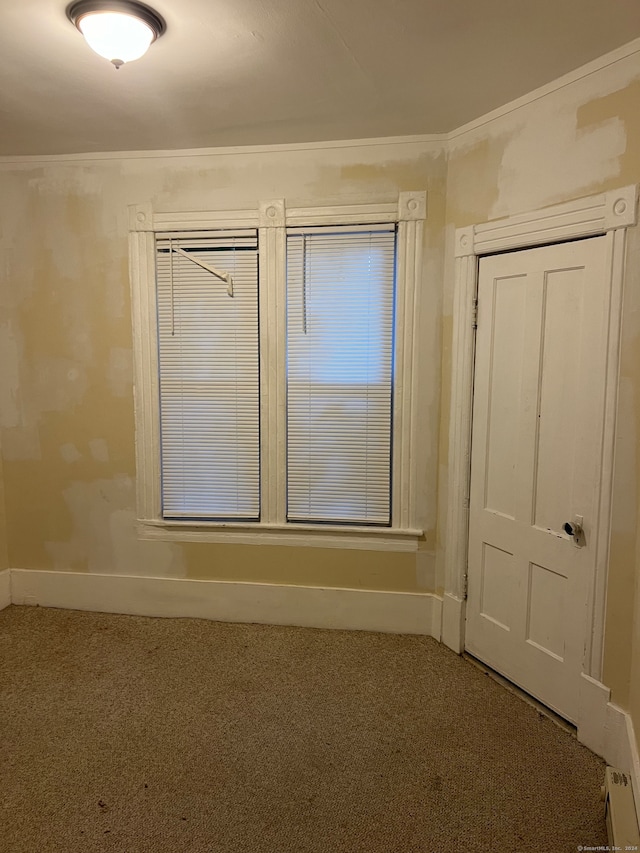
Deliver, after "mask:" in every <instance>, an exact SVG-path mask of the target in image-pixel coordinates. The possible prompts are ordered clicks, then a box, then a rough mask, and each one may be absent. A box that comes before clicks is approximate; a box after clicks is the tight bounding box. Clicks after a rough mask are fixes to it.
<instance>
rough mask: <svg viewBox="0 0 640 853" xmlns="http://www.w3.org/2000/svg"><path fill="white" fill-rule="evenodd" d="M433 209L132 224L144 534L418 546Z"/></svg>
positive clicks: (142, 213) (146, 213)
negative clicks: (422, 361)
mask: <svg viewBox="0 0 640 853" xmlns="http://www.w3.org/2000/svg"><path fill="white" fill-rule="evenodd" d="M424 209H425V194H424V193H402V194H401V196H400V199H399V203H398V204H393V205H392V204H375V205H353V206H348V207H334V208H312V209H293V210H285V205H284V202H283V201H274V202H264V203H262V204H261V205H260V209H259V210H258V211H233V212H227V213H225V212H212V213H204V214H191V213H185V214H160V213H154V212H153V211H151V210H150V209H149V208H145V207H134V208H132V210H131V213H132V217H131V222H132V228H131V275H132V297H133V314H134V334H135V343H136V347H135V356H136V359H135V366H136V453H137V476H138V515H139V531H140V533H141V535H143V536H155V537H159V538H181V539H205V540H209V541H220V540H222V541H249V542H252V541H261V542H262V541H266V542H276V543H279V542H287V543H289V542H291V541H294V542H295V541H304V542H311V543H314V544H319V545H341V546H345V547H374V548H375V547H383V548H396V549H401V550H408V549H413V547H415V541H416V537H417V536H418V535H419V534H420V532H421V531H420V530H418V529H417V527H416V523H415V515H416V507H415V492H416V487H415V472H414V470H413V467H414V466H413V464H412V460H413V454H414V450H415V433H416V424H415V411H414V405H413V398H414V394H415V393H416V388H417V382H416V374H415V363H416V356H415V351H416V343H417V342H416V340H415V333H414V326H415V322H416V314H417V297H418V287H417V283H418V279H419V273H420V262H421V244H422V230H423V221H424ZM256 537H258V538H256Z"/></svg>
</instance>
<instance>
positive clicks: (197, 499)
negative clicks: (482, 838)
mask: <svg viewBox="0 0 640 853" xmlns="http://www.w3.org/2000/svg"><path fill="white" fill-rule="evenodd" d="M156 247H157V251H156V282H157V296H156V298H157V303H158V378H159V383H160V470H161V484H162V516H163V518H165V519H172V518H174V519H175V518H187V519H188V518H191V519H209V520H210V519H232V520H236V521H239V520H247V521H257V520H258V519H259V518H260V378H259V357H258V235H257V233H256V232H255V231H254V232H248V233H243V232H239V233H238V234H236V235H234V234H229V235H227V234H212V235H210V236H207V237H198V238H194V237H192V236H191V235H188V236H185V237H180V236H176V237H173V235H171V234H160V235H158V238H157V242H156ZM212 270H217V271H222V270H224V271H225V274H226V275H228V276H231V279H230V283H229V282H226V281H224V280H222V279H220V278H219V277H218V276H217V275H216V273H215V272H212Z"/></svg>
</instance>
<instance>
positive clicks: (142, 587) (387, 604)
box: [11, 569, 442, 638]
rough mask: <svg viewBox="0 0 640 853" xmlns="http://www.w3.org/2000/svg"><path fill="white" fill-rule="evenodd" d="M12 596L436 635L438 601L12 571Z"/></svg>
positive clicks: (22, 600) (44, 602)
mask: <svg viewBox="0 0 640 853" xmlns="http://www.w3.org/2000/svg"><path fill="white" fill-rule="evenodd" d="M11 601H12V602H13V604H27V605H29V604H32V605H36V604H37V605H40V606H41V607H62V608H67V609H72V610H93V611H98V612H103V613H128V614H132V615H136V616H189V617H193V618H200V619H213V620H216V621H220V622H257V623H262V624H268V625H298V626H301V627H307V628H340V629H344V630H351V631H383V632H385V633H393V634H425V635H428V636H435V637H436V638H438V637H439V634H440V608H441V604H442V600H441V599H440V598H439V597H438V596H436V595H432V594H428V593H412V592H384V591H378V590H358V589H336V588H325V587H311V586H284V585H276V584H262V583H243V582H233V581H213V580H212V581H208V580H187V579H184V580H183V579H177V578H147V577H130V576H124V575H98V574H85V573H76V572H45V571H38V570H31V569H12V570H11Z"/></svg>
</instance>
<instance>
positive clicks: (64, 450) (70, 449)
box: [60, 442, 82, 463]
mask: <svg viewBox="0 0 640 853" xmlns="http://www.w3.org/2000/svg"><path fill="white" fill-rule="evenodd" d="M60 455H61V456H62V458H63V459H64V461H65V462H69V463H72V462H77V461H78V460H79V459H82V453H80V451H79V450H78V448H77V447H76V446H75V444H72V443H71V442H68V443H67V444H63V445H62V446H61V448H60Z"/></svg>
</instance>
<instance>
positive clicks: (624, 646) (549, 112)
mask: <svg viewBox="0 0 640 853" xmlns="http://www.w3.org/2000/svg"><path fill="white" fill-rule="evenodd" d="M639 103H640V65H639V63H638V57H637V55H636V56H634V57H630V58H628V59H626V60H623V61H620V62H617V63H614V64H613V65H611V66H609V67H607V68H604V69H603V70H600V71H597V72H595V73H593V74H591V75H588V76H586V77H585V78H583V79H580V80H578V81H576V82H573V83H570V84H569V85H566V86H563V87H561V88H559V89H558V90H557V91H555V92H552V93H549V94H546V95H545V96H543V97H541V98H539V99H536V100H533V101H532V102H531V103H529V104H527V105H525V106H522V107H520V108H516V109H513V110H511V111H509V112H507V113H506V114H504V115H502V116H498V117H493V118H491V117H488V119H489V120H487V121H485V122H483V123H482V124H481V126H479V127H476V128H475V129H469V130H468V131H467V132H464V133H461V134H460V135H458V136H457V137H456V138H455V139H454V140H453V141H452V142H451V143H450V149H449V170H448V184H447V217H446V218H447V242H448V249H447V252H446V260H445V265H446V274H445V289H444V297H443V306H444V307H443V321H442V335H443V364H442V405H441V410H442V424H441V432H440V450H439V460H440V484H441V487H440V489H439V525H438V560H437V577H438V584H439V586H441V585H442V583H443V553H442V541H443V535H442V531H443V530H444V529H445V524H446V474H447V453H448V429H449V415H448V401H449V386H450V376H451V326H452V320H451V314H452V287H453V282H452V275H451V273H452V263H451V260H452V252H451V239H452V236H453V230H454V228H456V227H461V226H464V225H469V224H472V223H479V222H484V221H486V220H488V219H494V218H498V217H501V216H506V215H510V214H515V213H518V212H522V211H526V210H533V209H536V208H539V207H544V206H546V205H549V204H554V203H557V202H561V201H565V200H568V199H571V198H577V197H580V196H584V195H588V194H591V193H597V192H600V191H603V190H607V189H613V188H616V187H621V186H625V185H627V184H630V183H637V182H639V181H640V110H639V109H638V104H639ZM629 243H630V252H629V258H628V280H627V283H626V291H625V302H624V319H623V329H622V354H621V355H622V361H621V377H620V397H619V410H618V429H617V437H616V454H617V455H616V468H615V483H614V507H613V538H612V543H611V565H610V571H609V586H608V599H607V611H606V636H605V660H604V681H605V683H606V684H607V685H608V686H610V687H611V688H612V694H613V699H614V700H615V701H616V702H618V703H619V704H621V705H622V706H623V707H625V708H628V707H629V706H630V703H631V702H632V697H633V707H634V715H635V724H636V727H637V729H638V730H640V686H639V685H640V669H639V667H640V643H639V640H638V636H639V632H640V627H639V621H638V617H639V610H638V608H639V602H638V600H637V597H636V601H635V604H634V588H635V587H636V585H637V583H638V573H639V571H640V569H639V566H640V563H639V561H638V554H639V552H640V524H639V523H638V508H639V506H640V443H639V441H640V434H639V431H638V430H639V425H640V275H639V268H640V264H639V263H638V260H639V259H640V253H639V252H638V248H637V246H638V243H639V238H638V233H637V229H634V233H633V234H631V235H630V240H629ZM634 608H635V609H634ZM634 637H635V640H634V642H635V646H634V645H633V642H632V639H633V638H634ZM632 681H633V683H634V686H633V689H632V688H631V683H632Z"/></svg>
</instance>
